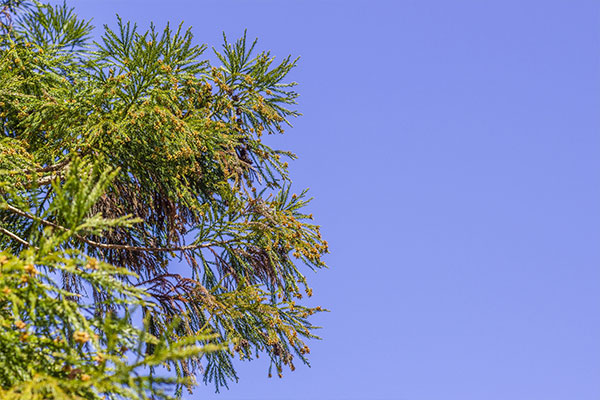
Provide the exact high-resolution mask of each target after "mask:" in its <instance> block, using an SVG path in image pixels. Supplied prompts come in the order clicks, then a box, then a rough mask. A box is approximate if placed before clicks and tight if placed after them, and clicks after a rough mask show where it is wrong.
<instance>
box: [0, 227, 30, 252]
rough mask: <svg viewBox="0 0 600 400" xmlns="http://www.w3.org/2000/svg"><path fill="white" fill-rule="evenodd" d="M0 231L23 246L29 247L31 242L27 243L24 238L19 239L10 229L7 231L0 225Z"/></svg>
mask: <svg viewBox="0 0 600 400" xmlns="http://www.w3.org/2000/svg"><path fill="white" fill-rule="evenodd" d="M0 232H1V233H4V234H5V235H6V236H8V237H9V238H11V239H13V240H16V241H17V242H19V243H21V244H22V245H24V246H27V247H31V243H29V242H28V241H26V240H25V239H21V238H20V237H19V236H17V235H15V234H14V233H12V232H11V231H9V230H7V229H4V228H2V227H1V226H0Z"/></svg>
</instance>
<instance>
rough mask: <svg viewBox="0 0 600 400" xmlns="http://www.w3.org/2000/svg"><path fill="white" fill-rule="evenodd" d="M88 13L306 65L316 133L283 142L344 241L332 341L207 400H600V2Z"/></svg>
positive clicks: (235, 6) (328, 329)
mask: <svg viewBox="0 0 600 400" xmlns="http://www.w3.org/2000/svg"><path fill="white" fill-rule="evenodd" d="M70 4H72V5H74V6H75V7H76V8H77V10H78V13H79V14H80V15H82V16H85V17H88V18H90V17H93V18H94V21H93V22H94V24H95V25H96V26H99V27H101V26H102V25H103V24H104V23H108V24H113V23H114V21H115V17H114V14H115V13H119V14H120V15H121V16H122V17H123V18H124V19H126V20H132V21H136V22H138V24H139V25H140V27H145V26H147V25H148V24H149V22H150V21H154V22H156V23H157V24H158V25H159V26H163V25H164V23H165V22H166V21H171V22H173V23H178V22H179V21H181V20H183V21H185V23H186V25H188V26H192V27H193V32H194V34H195V37H196V40H197V42H198V43H207V44H209V45H211V46H218V45H219V44H220V35H221V32H222V31H225V32H226V33H227V34H228V36H229V37H231V38H232V39H233V38H235V37H239V36H240V35H241V34H242V33H243V30H244V29H246V28H247V29H248V35H249V36H250V37H252V38H253V37H258V38H259V39H260V42H259V47H260V48H261V49H270V50H272V52H273V54H274V55H276V56H278V57H284V56H286V55H287V54H290V53H291V54H292V55H296V56H301V61H300V64H299V67H298V68H297V69H296V70H295V71H294V72H293V77H292V78H293V79H294V80H296V81H298V82H299V83H300V85H299V86H298V91H299V92H300V94H301V98H300V101H299V103H300V104H299V110H300V111H301V112H302V113H303V114H304V116H303V117H301V118H300V119H298V120H296V122H295V126H294V128H293V129H290V130H288V131H287V133H286V135H283V136H280V137H277V138H271V143H272V144H273V145H274V146H276V147H280V148H285V149H290V150H292V151H294V152H296V153H297V154H298V155H299V157H300V159H299V160H298V161H296V162H294V163H293V164H292V176H293V178H294V180H295V185H296V187H297V188H298V190H300V189H301V188H303V187H310V188H311V193H312V195H313V196H315V200H314V203H313V204H312V211H313V212H314V214H315V216H316V217H317V220H318V221H319V222H320V223H321V224H322V225H323V230H324V233H325V234H326V236H327V238H328V240H329V242H330V247H331V250H332V254H331V255H330V256H329V257H328V259H327V261H328V263H329V264H330V266H331V268H330V269H329V270H326V271H322V272H319V273H318V274H315V275H314V276H311V281H312V283H313V286H314V289H315V296H314V297H315V298H316V302H317V303H319V304H322V305H325V306H326V307H327V308H329V309H330V310H331V313H328V314H327V315H323V316H319V319H318V323H319V324H320V325H322V326H324V328H323V329H322V331H321V335H322V337H323V341H320V342H315V343H313V344H312V346H311V348H312V353H311V356H312V368H306V367H304V368H303V367H300V368H298V369H297V370H296V372H294V373H289V372H288V373H286V374H285V376H284V379H281V380H280V379H276V378H275V379H268V378H267V371H266V364H265V362H264V361H266V360H263V359H260V360H258V361H255V362H252V363H244V364H241V365H240V369H239V371H240V378H241V379H240V382H239V383H238V384H234V385H233V386H232V387H231V389H230V390H229V391H226V392H223V393H221V394H219V395H215V394H214V393H213V389H212V388H211V387H200V388H198V389H197V390H196V393H195V395H194V396H190V397H188V398H190V399H191V398H211V399H212V398H214V399H222V400H225V399H401V400H441V399H443V400H471V399H472V400H507V399H510V400H536V399H543V400H562V399H564V400H573V399H577V400H593V399H598V398H600V384H599V383H598V382H599V377H600V340H599V338H600V268H599V266H600V246H599V245H598V244H599V241H600V129H599V128H600V114H599V110H600V68H599V67H600V65H599V64H600V57H599V55H600V52H599V50H600V35H599V28H600V24H599V22H600V20H599V16H600V2H597V1H585V0H569V1H567V0H563V1H554V0H544V1H541V0H539V1H535V0H528V1H523V0H519V1H516V0H505V1H481V0H457V1H445V0H437V1H434V0H422V1H416V0H411V1H409V0H397V1H390V2H387V1H370V2H367V1H351V0H346V1H341V0H340V1H333V0H331V1H286V0H219V1H216V0H214V1H213V0H211V1H208V0H207V1H198V0H195V1H192V0H187V1H171V2H165V1H156V0H145V1H141V0H129V1H116V0H103V1H83V0H81V1H71V3H70ZM309 275H312V274H309Z"/></svg>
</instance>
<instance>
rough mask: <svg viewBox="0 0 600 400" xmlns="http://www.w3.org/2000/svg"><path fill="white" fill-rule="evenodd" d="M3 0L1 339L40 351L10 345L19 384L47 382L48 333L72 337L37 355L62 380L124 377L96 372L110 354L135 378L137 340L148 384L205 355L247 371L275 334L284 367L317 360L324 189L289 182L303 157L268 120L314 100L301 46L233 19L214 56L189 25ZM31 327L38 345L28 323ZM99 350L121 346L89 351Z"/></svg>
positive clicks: (222, 376) (184, 378) (228, 368)
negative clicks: (110, 23)
mask: <svg viewBox="0 0 600 400" xmlns="http://www.w3.org/2000/svg"><path fill="white" fill-rule="evenodd" d="M0 4H2V6H0V9H1V10H2V11H1V13H0V15H1V17H0V18H1V20H0V21H1V25H0V30H1V32H0V124H2V136H1V137H0V194H1V196H0V249H3V250H4V253H3V255H2V256H0V257H4V258H1V259H2V260H3V261H2V262H0V264H2V265H1V266H0V268H2V275H0V276H1V277H2V280H1V281H0V285H2V284H4V285H5V288H6V291H7V293H5V295H6V296H8V297H6V296H5V297H4V298H3V297H0V301H2V303H1V304H2V305H3V306H4V308H3V309H2V310H3V312H4V314H2V315H3V318H4V319H3V320H0V323H4V324H5V325H6V324H12V326H14V327H16V330H14V331H13V332H11V334H12V335H13V336H10V335H9V336H0V340H2V342H1V343H0V346H8V345H9V344H10V346H16V347H18V348H19V349H23V354H24V356H23V357H24V358H22V359H19V361H18V362H17V361H15V360H13V361H9V360H8V359H7V358H2V359H1V360H0V373H1V374H3V375H4V376H2V377H0V382H1V383H0V385H1V387H2V389H3V390H9V391H10V390H12V389H11V388H14V387H16V386H15V385H17V386H18V385H23V384H25V383H27V382H32V379H34V376H36V375H35V374H36V372H35V371H28V370H27V367H26V365H27V363H29V362H31V361H32V358H31V357H32V355H33V354H36V349H38V350H39V346H41V343H42V342H44V343H46V342H45V341H47V340H50V339H51V340H53V341H54V340H55V341H56V342H57V343H59V344H57V345H56V346H59V347H56V349H57V351H58V352H57V353H56V354H62V355H61V356H58V355H56V354H55V353H52V354H51V355H46V357H47V359H45V361H44V363H45V364H44V363H42V364H36V365H39V366H40V368H41V366H42V365H45V367H43V368H44V371H45V372H44V374H45V375H44V376H45V377H46V378H47V379H58V381H57V382H62V386H61V387H62V388H63V389H61V390H66V389H65V387H71V386H72V382H73V381H75V380H76V379H74V378H75V377H78V378H77V379H78V380H77V381H78V382H79V383H81V384H83V385H84V386H85V387H86V388H88V389H85V390H88V391H89V390H92V389H89V388H90V387H95V388H96V389H93V390H97V391H98V392H97V393H100V392H102V393H105V394H110V393H117V392H116V391H115V390H113V389H110V388H109V387H108V386H106V387H107V388H109V389H106V390H104V389H102V390H103V391H102V390H100V389H98V388H99V387H100V386H98V385H99V384H96V386H94V385H92V384H91V383H89V382H92V381H93V379H92V378H93V377H94V376H98V377H99V376H101V375H99V374H100V372H98V371H100V370H98V369H97V368H99V365H110V368H111V371H115V372H114V376H116V377H117V378H115V381H114V382H121V381H119V379H121V380H123V379H125V378H123V377H124V376H125V375H126V374H125V373H124V372H123V371H126V370H127V368H132V365H130V364H128V363H126V362H122V366H121V367H119V366H118V365H120V364H119V362H118V361H117V354H118V351H117V350H119V349H117V347H119V346H116V343H117V342H119V341H125V342H127V343H129V344H128V345H125V344H122V345H120V346H121V347H123V348H124V349H132V348H134V347H135V346H134V347H132V346H133V344H134V343H137V347H135V348H136V349H137V350H136V351H137V353H136V354H137V355H138V356H139V357H140V360H141V361H139V364H136V365H137V366H136V368H138V367H144V366H146V367H152V368H151V369H150V370H149V372H148V374H146V375H143V374H142V375H139V376H140V377H144V378H143V379H142V378H140V381H139V382H137V381H136V382H133V381H129V383H128V384H125V383H123V382H124V381H123V382H121V383H120V385H121V386H120V387H126V388H127V387H129V388H137V389H135V390H134V389H131V390H133V392H132V393H134V392H135V393H137V394H136V395H139V396H142V397H143V396H146V395H147V393H152V390H154V389H153V388H154V386H153V385H154V384H155V383H156V384H159V383H160V381H158V380H156V379H157V378H156V373H155V372H156V371H155V370H154V368H153V367H154V366H156V365H159V364H165V365H168V366H169V365H170V366H171V367H173V368H174V370H175V372H176V376H177V378H174V379H175V380H170V381H169V382H170V383H173V384H178V385H181V384H188V385H189V384H191V381H190V379H191V378H192V377H193V376H194V375H195V374H196V373H198V372H200V373H202V375H203V379H204V381H205V382H213V383H214V384H215V385H216V387H217V390H218V388H219V387H221V386H223V385H225V386H226V385H227V383H228V382H229V381H231V380H236V379H237V375H236V372H235V370H234V368H233V364H232V360H233V357H234V355H238V356H239V357H240V358H242V359H252V358H254V357H258V356H259V354H261V353H265V354H266V355H267V356H268V357H269V358H270V360H271V367H270V368H269V375H270V374H271V373H272V371H271V370H272V369H273V368H274V369H275V371H276V372H277V374H279V376H281V374H282V371H283V367H284V366H288V367H289V368H290V369H292V370H294V368H295V366H294V361H295V360H300V361H301V362H304V363H308V360H307V358H306V355H307V353H308V352H309V348H308V347H307V345H306V342H305V340H306V339H308V338H316V336H315V335H314V329H315V328H316V327H315V326H313V325H312V323H311V322H310V321H309V317H310V316H311V315H312V314H314V313H316V312H319V311H323V310H322V309H321V308H320V307H313V308H311V307H306V306H302V305H300V304H297V303H295V301H297V300H298V299H302V297H303V295H304V294H306V295H308V296H310V295H311V294H312V290H311V289H310V287H309V286H308V283H307V281H306V278H305V276H304V274H303V272H302V270H301V268H306V267H308V268H309V269H313V270H314V269H319V268H322V267H324V266H325V264H324V262H323V260H322V256H323V254H325V253H327V252H328V247H327V242H326V241H324V240H323V239H322V237H321V234H320V232H319V227H318V226H317V225H315V224H313V223H312V222H311V220H312V214H308V215H307V213H306V211H304V210H305V209H306V207H305V206H306V204H307V203H308V201H309V199H307V197H306V195H307V194H306V191H303V192H301V193H300V194H298V195H296V194H291V193H290V192H291V189H290V185H291V181H290V178H289V176H288V164H287V162H286V161H285V160H286V159H287V160H290V159H294V158H295V156H294V155H293V154H292V153H290V152H288V151H282V150H276V149H273V148H271V147H269V146H268V145H267V144H265V143H264V142H263V141H262V139H261V137H262V135H263V134H264V133H267V134H280V133H283V132H284V126H285V125H290V123H289V120H290V118H293V117H296V116H297V115H299V114H298V113H297V112H296V111H294V110H293V109H290V108H289V107H291V106H293V104H295V99H296V97H297V94H296V93H295V92H294V91H293V86H294V85H295V83H287V82H286V81H285V78H286V76H287V74H288V73H289V71H290V70H291V69H292V68H293V67H294V66H295V65H296V60H293V59H291V58H290V57H287V58H285V59H283V60H282V61H281V62H280V63H275V61H274V58H273V57H272V56H271V55H270V53H269V52H258V53H257V54H255V52H254V50H255V47H256V41H254V42H252V43H249V42H248V41H247V40H246V37H245V35H244V37H242V38H241V39H240V40H237V41H235V42H234V43H231V42H229V41H228V40H227V38H226V37H225V36H224V44H223V46H222V49H221V50H220V51H217V50H214V49H213V50H214V52H215V55H216V57H217V58H218V60H219V63H220V65H219V66H217V67H214V66H211V64H210V63H209V61H208V60H204V59H202V57H203V54H204V51H205V50H206V46H198V45H195V44H194V43H193V40H192V33H191V31H190V30H184V29H183V28H182V26H181V25H180V26H179V27H177V28H176V29H172V28H171V27H170V26H167V27H166V28H165V29H164V30H162V31H160V32H159V31H158V30H157V29H156V28H155V27H154V26H151V27H150V29H149V30H148V31H146V32H143V33H142V32H138V29H137V26H136V25H135V24H131V23H128V22H127V23H126V22H123V21H122V20H121V19H120V18H118V20H117V28H116V30H111V29H110V28H108V27H104V33H103V35H102V38H101V40H100V41H99V43H96V42H91V40H90V33H91V29H92V26H91V25H90V23H89V22H87V21H84V20H81V19H79V18H78V17H77V16H76V15H75V13H74V10H73V9H71V8H68V7H67V6H66V5H60V6H51V5H44V4H38V3H35V4H32V3H29V2H26V1H25V2H23V1H15V0H4V1H3V2H0ZM176 261H179V262H181V263H185V264H184V265H185V266H186V267H185V271H186V272H179V273H176V272H175V271H174V262H176ZM302 265H304V267H302ZM5 271H7V272H5ZM8 271H10V273H9V272H8ZM10 274H12V275H10ZM13 275H14V276H13ZM9 276H10V278H9ZM23 277H25V278H26V280H24V281H23V282H21V280H20V279H22V278H23ZM23 279H24V278H23ZM57 279H60V281H61V285H60V287H59V286H57V285H55V284H53V283H52V282H54V281H56V280H57ZM0 290H1V289H0ZM78 295H79V296H78ZM11 296H12V297H11ZM36 296H38V297H39V299H40V300H39V301H38V300H32V299H35V298H36ZM119 299H120V300H119ZM88 300H89V302H87V303H86V301H88ZM28 302H29V303H28ZM14 304H17V306H16V308H15V306H14ZM66 304H68V306H66ZM25 305H28V307H30V308H31V309H33V310H37V311H34V312H33V314H32V315H26V313H25V314H24V313H23V312H24V311H23V310H24V308H23V307H24V306H25ZM11 307H12V309H11ZM60 307H66V308H65V309H64V310H63V311H61V312H54V311H52V310H58V308H60ZM135 307H137V309H136V310H137V311H135V310H134V308H135ZM48 313H50V314H48ZM47 315H53V316H54V319H52V318H50V319H48V318H46V317H44V316H47ZM136 316H137V317H139V318H138V319H139V320H140V321H143V324H141V322H140V324H141V325H140V327H139V328H136V326H135V323H134V320H136ZM40 318H41V319H40ZM17 323H18V325H15V324H17ZM6 326H8V325H6ZM19 326H22V328H19ZM51 327H53V328H52V329H54V330H52V329H50V328H51ZM119 327H120V328H119ZM125 327H126V329H125ZM84 328H85V329H84ZM26 329H29V331H28V332H29V333H28V334H29V335H30V336H29V337H35V338H36V340H35V343H36V344H33V345H32V344H31V343H32V342H31V341H30V340H29V339H28V340H24V341H23V340H21V339H22V335H24V334H25V333H27V332H25V330H26ZM123 329H124V331H126V332H128V333H127V335H125V336H120V335H117V336H116V337H114V332H120V331H123ZM19 332H20V333H19ZM53 332H54V333H53ZM57 332H62V333H60V334H59V333H57ZM77 332H80V334H81V335H83V334H85V335H88V336H89V338H94V339H93V340H91V339H89V340H86V341H85V342H81V337H82V336H75V334H76V333H77ZM34 333H35V334H34ZM15 335H16V336H15ZM19 335H21V336H19ZM85 335H84V336H83V337H86V338H87V337H88V336H85ZM111 335H113V336H111ZM111 337H113V338H112V339H111ZM78 338H79V339H78ZM17 339H18V340H17ZM92 342H93V343H92ZM53 343H54V342H53ZM30 346H33V347H30ZM36 346H37V347H36ZM60 346H62V347H60ZM86 346H87V347H86ZM5 349H6V347H5ZM119 351H120V350H119ZM98 352H100V353H103V354H107V355H109V356H111V357H113V358H111V359H110V360H111V361H110V363H108V364H106V363H104V364H103V363H98V362H96V363H95V364H94V363H93V362H90V360H92V358H90V357H98ZM94 354H95V355H94ZM69 357H70V358H69ZM67 358H68V359H69V360H71V361H69V362H68V363H67V364H68V365H67V364H65V360H66V359H67ZM101 358H102V357H101ZM144 360H145V361H144ZM9 362H17V364H18V365H21V366H22V367H23V371H22V372H19V373H18V374H16V375H15V374H12V373H11V374H12V375H11V374H9V373H8V372H6V371H7V370H6V369H3V368H5V367H6V365H7V364H6V363H9ZM2 363H4V364H2ZM65 365H67V367H65ZM92 365H95V367H93V368H92V367H91V366H92ZM58 366H60V368H58ZM65 368H66V369H65ZM90 368H91V369H90ZM94 368H96V369H94ZM102 368H108V367H102ZM119 368H121V370H119ZM74 369H77V370H78V371H79V372H78V374H75V375H73V374H72V372H70V371H73V370H74ZM88 370H89V373H88V372H85V371H88ZM27 371H28V372H27ZM48 371H54V372H53V373H54V375H53V374H49V372H48ZM57 371H58V372H57ZM103 371H104V370H103ZM119 371H121V372H119ZM127 371H129V370H127ZM103 373H104V374H105V371H104V372H103ZM7 374H8V375H7ZM94 374H96V375H94ZM119 374H121V375H119ZM83 376H88V377H90V379H89V380H82V379H81V377H83ZM6 377H9V378H6ZM119 377H120V378H119ZM46 378H43V379H46ZM36 379H37V378H36ZM40 379H42V378H40ZM65 382H66V383H67V384H66V385H65ZM114 382H113V383H114ZM144 382H145V383H144ZM153 382H154V383H153ZM69 385H71V386H69ZM90 385H91V386H90ZM143 385H146V386H143ZM117 386H118V385H117V384H115V386H114V387H117ZM18 390H21V389H18ZM69 390H70V389H69ZM73 390H74V392H73V393H75V392H77V390H79V392H77V393H78V395H79V396H81V397H82V398H94V397H93V396H92V394H90V393H92V392H89V393H88V392H86V391H85V390H84V389H81V390H80V388H78V387H77V388H75V389H73ZM93 390H92V391H93ZM136 390H137V392H136ZM144 390H145V392H144ZM140 393H141V394H140ZM144 393H146V394H144ZM90 396H92V397H90ZM131 396H134V395H133V394H131ZM40 398H42V397H40ZM44 398H45V397H44ZM57 398H58V397H57ZM132 398H133V397H132Z"/></svg>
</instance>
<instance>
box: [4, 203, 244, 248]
mask: <svg viewBox="0 0 600 400" xmlns="http://www.w3.org/2000/svg"><path fill="white" fill-rule="evenodd" d="M0 208H4V209H7V210H8V211H11V212H13V213H15V214H17V215H20V216H22V217H25V218H28V219H31V220H34V221H37V222H39V223H40V224H42V225H44V226H49V227H52V228H56V229H59V230H61V231H64V232H69V231H71V229H69V228H66V227H64V226H61V225H58V224H55V223H54V222H51V221H48V220H46V219H44V218H41V217H38V216H35V215H33V214H30V213H28V212H25V211H23V210H20V209H18V208H16V207H14V206H11V205H10V204H7V203H5V204H2V205H0ZM73 237H74V238H76V239H77V240H79V241H81V242H83V243H85V244H87V245H89V246H92V247H97V248H99V249H105V250H125V251H139V252H151V253H154V252H172V251H189V250H197V249H201V248H209V247H212V246H215V245H224V244H228V243H231V242H233V240H226V241H222V242H219V243H198V244H191V245H187V246H169V247H151V246H130V245H126V244H117V243H100V242H95V241H93V240H90V239H88V238H86V237H84V236H81V235H79V234H77V233H74V234H73ZM13 239H14V237H13ZM17 239H19V240H20V241H22V242H21V243H22V244H27V245H29V243H27V242H25V241H23V240H22V239H20V238H18V237H17ZM17 239H15V240H17ZM23 242H24V243H23Z"/></svg>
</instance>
